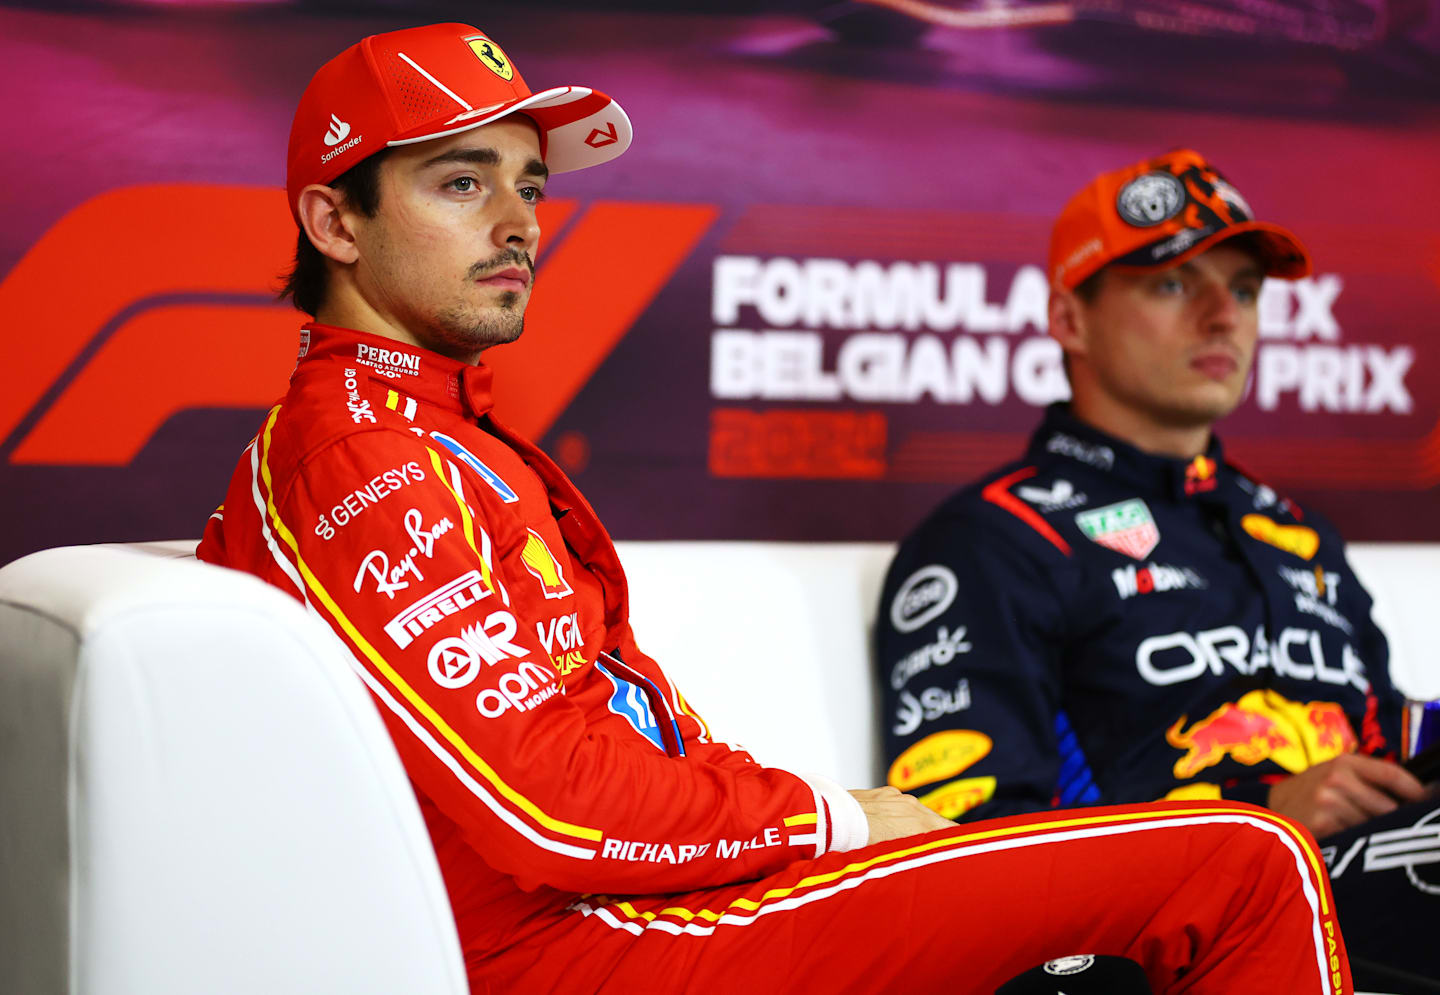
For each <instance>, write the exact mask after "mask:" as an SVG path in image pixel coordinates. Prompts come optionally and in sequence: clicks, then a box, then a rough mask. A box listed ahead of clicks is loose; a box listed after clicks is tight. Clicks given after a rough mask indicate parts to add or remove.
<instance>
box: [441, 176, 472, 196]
mask: <svg viewBox="0 0 1440 995" xmlns="http://www.w3.org/2000/svg"><path fill="white" fill-rule="evenodd" d="M447 185H448V186H449V187H451V188H452V189H454V190H455V191H457V192H459V193H470V191H472V190H474V189H475V178H474V177H472V176H457V177H455V179H453V180H451V181H450V182H449V184H447Z"/></svg>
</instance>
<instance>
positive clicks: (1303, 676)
mask: <svg viewBox="0 0 1440 995" xmlns="http://www.w3.org/2000/svg"><path fill="white" fill-rule="evenodd" d="M1331 655H1332V657H1334V656H1338V657H1339V659H1338V660H1336V659H1333V658H1331V659H1327V658H1326V655H1325V645H1324V641H1323V640H1322V639H1321V637H1320V633H1319V632H1317V631H1315V630H1314V629H1301V628H1295V627H1289V628H1285V629H1282V630H1281V631H1280V636H1279V638H1278V639H1276V640H1274V641H1273V642H1272V641H1271V640H1270V639H1269V638H1268V636H1267V635H1266V632H1265V627H1264V626H1263V625H1262V626H1259V627H1257V628H1256V630H1255V635H1254V637H1253V638H1251V636H1249V635H1248V634H1247V633H1246V632H1245V630H1244V629H1242V628H1240V627H1239V626H1238V625H1224V626H1221V627H1219V628H1217V629H1206V630H1204V631H1203V632H1193V633H1192V632H1167V633H1165V634H1164V635H1159V636H1150V637H1149V638H1148V639H1145V640H1143V641H1141V643H1140V645H1139V646H1138V647H1136V650H1135V667H1136V669H1137V670H1138V671H1139V672H1140V676H1141V677H1142V678H1144V679H1145V682H1146V683H1148V684H1153V685H1155V686H1156V687H1167V686H1169V685H1171V684H1182V683H1184V682H1186V681H1193V680H1198V679H1200V678H1202V677H1207V676H1208V677H1221V676H1223V675H1224V674H1225V672H1226V669H1227V668H1228V669H1230V670H1234V671H1235V672H1236V673H1239V674H1242V675H1244V676H1246V677H1248V676H1250V675H1252V674H1257V673H1259V672H1260V671H1262V670H1265V669H1270V670H1273V671H1274V672H1275V673H1276V674H1278V675H1280V676H1281V677H1292V678H1294V679H1296V680H1301V681H1319V682H1320V683H1322V684H1334V685H1337V686H1338V685H1350V686H1351V687H1354V688H1356V689H1358V690H1360V691H1362V692H1364V691H1369V690H1370V681H1369V680H1368V679H1367V678H1366V677H1365V664H1364V662H1363V661H1361V659H1360V656H1359V654H1357V653H1356V652H1355V649H1354V647H1352V646H1351V645H1350V644H1349V643H1345V644H1344V645H1343V646H1342V647H1341V649H1340V652H1339V653H1338V654H1336V653H1333V652H1332V654H1331Z"/></svg>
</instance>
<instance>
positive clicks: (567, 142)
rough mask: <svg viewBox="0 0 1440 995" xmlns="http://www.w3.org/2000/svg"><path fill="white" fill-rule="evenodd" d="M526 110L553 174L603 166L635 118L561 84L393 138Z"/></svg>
mask: <svg viewBox="0 0 1440 995" xmlns="http://www.w3.org/2000/svg"><path fill="white" fill-rule="evenodd" d="M517 113H518V114H524V115H525V116H526V117H528V118H530V119H531V120H533V121H534V122H535V124H536V126H537V127H538V128H539V129H540V137H541V152H542V155H543V157H544V159H545V165H546V166H547V167H548V168H549V170H550V172H552V173H568V172H571V171H573V170H576V169H585V168H586V167H588V166H598V165H600V164H601V163H605V162H609V161H610V160H611V159H614V158H616V157H617V156H619V155H620V154H621V153H623V152H624V151H625V150H626V149H628V148H629V147H630V141H631V138H632V137H633V133H632V131H631V128H630V118H629V116H628V115H627V114H626V113H625V109H624V108H622V107H621V106H620V105H619V104H618V103H617V102H616V101H615V100H614V99H612V98H611V97H609V96H606V95H605V94H603V93H601V92H600V91H598V90H592V89H590V88H589V87H584V86H557V87H554V88H552V89H549V90H542V91H541V92H539V93H532V94H531V95H530V96H528V97H522V98H521V99H519V100H512V101H510V102H509V103H505V104H498V105H496V106H494V107H483V108H477V109H475V110H471V111H465V112H464V113H462V114H458V115H456V116H455V117H452V118H450V119H449V120H447V121H443V122H427V123H426V124H424V125H422V126H420V127H419V128H414V129H412V130H411V131H409V132H406V133H404V134H401V135H400V136H398V137H396V138H393V139H391V140H390V141H389V142H388V143H387V144H389V145H414V144H416V143H417V142H429V141H433V140H434V139H436V138H447V137H449V136H450V135H458V134H461V133H462V132H466V131H474V130H475V129H476V128H483V127H485V125H487V124H494V123H495V122H496V121H499V120H500V119H501V118H504V117H508V116H509V115H511V114H517Z"/></svg>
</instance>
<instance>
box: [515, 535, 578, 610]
mask: <svg viewBox="0 0 1440 995" xmlns="http://www.w3.org/2000/svg"><path fill="white" fill-rule="evenodd" d="M525 531H527V532H529V533H530V537H529V538H528V539H526V540H525V548H524V549H522V550H521V551H520V561H521V562H522V563H524V564H525V569H526V570H528V571H530V575H531V576H532V577H534V578H535V579H536V580H538V581H539V582H540V593H542V594H543V595H545V597H546V598H547V599H550V598H565V597H569V596H570V595H572V594H574V593H575V592H574V591H573V590H572V589H571V587H570V584H569V583H568V582H567V581H566V580H565V570H564V568H563V567H561V566H560V561H559V560H557V559H556V558H555V554H554V553H552V552H550V547H549V546H548V545H546V543H545V539H544V538H543V537H542V536H541V535H540V533H539V532H536V531H535V530H534V529H526V530H525Z"/></svg>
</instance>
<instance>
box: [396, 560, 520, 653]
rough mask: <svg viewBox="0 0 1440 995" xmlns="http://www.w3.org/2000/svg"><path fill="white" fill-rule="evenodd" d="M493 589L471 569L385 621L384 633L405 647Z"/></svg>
mask: <svg viewBox="0 0 1440 995" xmlns="http://www.w3.org/2000/svg"><path fill="white" fill-rule="evenodd" d="M493 593H494V591H493V589H492V588H491V587H490V586H489V585H487V584H486V583H485V578H483V577H482V576H480V571H478V570H471V571H470V572H469V573H466V574H462V575H461V576H459V577H456V578H455V579H454V580H452V581H451V582H450V583H448V584H446V585H445V586H444V587H442V588H439V589H438V590H435V591H431V592H430V593H429V594H427V595H426V596H425V597H423V598H421V599H420V600H419V601H417V602H415V603H414V604H413V605H410V606H409V607H408V608H406V609H405V610H403V611H402V612H400V614H399V615H396V616H395V617H394V618H392V619H391V620H390V621H388V622H386V623H385V634H386V635H387V636H389V637H390V638H391V640H392V641H394V643H395V645H396V646H398V647H400V648H401V649H402V650H403V649H404V648H405V647H407V646H409V645H410V644H411V643H413V642H414V641H415V639H416V637H417V636H422V635H424V634H425V632H426V630H427V629H429V628H430V627H431V626H432V625H435V624H436V623H438V622H443V621H444V620H445V619H447V618H449V617H450V616H451V615H454V614H456V613H457V612H462V611H464V610H465V609H466V608H469V607H470V606H471V605H474V604H476V603H478V602H480V601H483V600H484V599H485V598H488V597H489V596H490V595H491V594H493Z"/></svg>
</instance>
